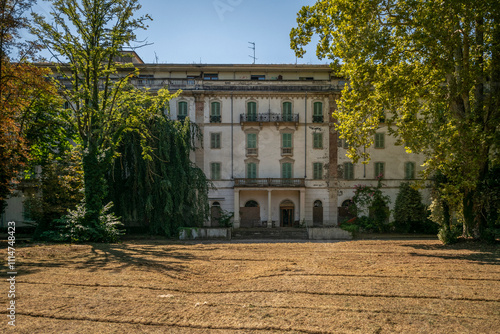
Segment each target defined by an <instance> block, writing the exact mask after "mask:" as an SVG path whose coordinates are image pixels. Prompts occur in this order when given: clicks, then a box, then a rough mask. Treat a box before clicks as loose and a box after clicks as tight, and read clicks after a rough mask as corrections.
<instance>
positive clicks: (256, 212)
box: [240, 200, 261, 227]
mask: <svg viewBox="0 0 500 334" xmlns="http://www.w3.org/2000/svg"><path fill="white" fill-rule="evenodd" d="M240 214H241V218H240V219H241V222H240V227H257V226H259V225H260V224H261V223H260V206H259V203H258V202H256V201H254V200H250V201H247V202H246V203H245V206H244V207H242V208H240Z"/></svg>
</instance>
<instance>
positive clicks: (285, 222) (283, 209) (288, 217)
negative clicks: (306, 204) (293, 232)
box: [280, 200, 295, 227]
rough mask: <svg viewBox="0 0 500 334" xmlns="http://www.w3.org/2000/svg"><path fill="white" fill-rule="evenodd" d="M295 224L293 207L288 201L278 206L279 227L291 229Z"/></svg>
mask: <svg viewBox="0 0 500 334" xmlns="http://www.w3.org/2000/svg"><path fill="white" fill-rule="evenodd" d="M294 222H295V205H294V204H293V202H292V201H290V200H285V201H283V202H281V204H280V226H281V227H292V226H293V224H294Z"/></svg>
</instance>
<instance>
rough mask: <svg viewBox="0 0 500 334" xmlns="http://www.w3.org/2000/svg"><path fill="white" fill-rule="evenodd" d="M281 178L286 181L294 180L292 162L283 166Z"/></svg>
mask: <svg viewBox="0 0 500 334" xmlns="http://www.w3.org/2000/svg"><path fill="white" fill-rule="evenodd" d="M281 177H282V178H284V179H290V178H292V164H291V163H290V162H284V163H283V164H281Z"/></svg>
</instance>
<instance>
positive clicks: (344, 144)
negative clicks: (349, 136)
mask: <svg viewBox="0 0 500 334" xmlns="http://www.w3.org/2000/svg"><path fill="white" fill-rule="evenodd" d="M343 147H344V148H345V149H346V150H347V149H348V148H349V143H348V142H347V140H345V139H344V142H343Z"/></svg>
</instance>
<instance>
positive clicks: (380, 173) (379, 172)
mask: <svg viewBox="0 0 500 334" xmlns="http://www.w3.org/2000/svg"><path fill="white" fill-rule="evenodd" d="M384 176H385V163H383V162H376V163H375V178H376V179H377V178H379V177H380V178H383V177H384Z"/></svg>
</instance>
